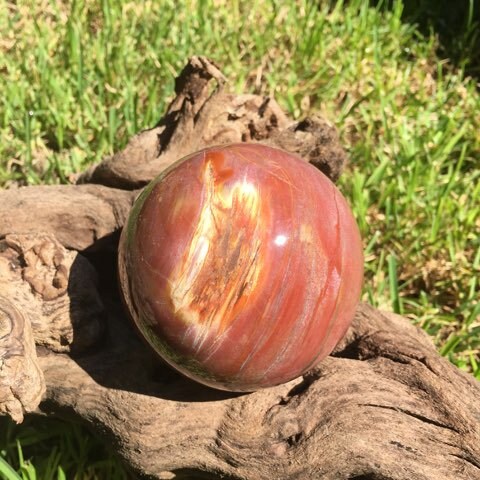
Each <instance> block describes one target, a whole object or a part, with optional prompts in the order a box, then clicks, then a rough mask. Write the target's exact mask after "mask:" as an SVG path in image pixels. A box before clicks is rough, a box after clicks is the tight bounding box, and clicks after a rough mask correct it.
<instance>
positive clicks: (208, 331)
mask: <svg viewBox="0 0 480 480" xmlns="http://www.w3.org/2000/svg"><path fill="white" fill-rule="evenodd" d="M119 274H120V284H121V288H122V293H123V296H124V299H125V303H126V305H127V307H128V309H129V311H130V314H131V316H132V318H133V320H134V322H135V324H136V326H137V327H138V329H139V330H140V332H141V333H142V335H143V336H144V337H145V339H146V340H147V342H148V343H149V344H150V345H151V346H152V347H153V349H154V350H155V351H156V352H157V353H158V354H159V355H160V356H161V357H162V358H163V359H164V360H166V361H167V362H168V363H169V364H170V365H172V366H173V367H175V368H176V369H177V370H179V371H180V372H182V373H183V374H185V375H187V376H188V377H190V378H193V379H195V380H197V381H199V382H201V383H204V384H206V385H209V386H212V387H215V388H220V389H224V390H232V391H252V390H256V389H259V388H263V387H269V386H273V385H277V384H280V383H284V382H287V381H289V380H291V379H293V378H295V377H297V376H299V375H301V374H303V373H304V372H306V371H307V370H308V369H310V368H311V367H312V366H314V365H315V364H316V363H317V362H319V361H320V360H321V359H322V358H324V357H325V356H327V355H328V354H329V353H330V352H331V351H332V350H333V348H334V347H335V345H336V344H337V343H338V341H339V340H340V339H341V337H342V336H343V335H344V334H345V332H346V330H347V328H348V326H349V324H350V322H351V320H352V318H353V315H354V311H355V307H356V305H357V302H358V300H359V296H360V290H361V284H362V276H363V255H362V244H361V239H360V235H359V232H358V228H357V225H356V223H355V220H354V218H353V216H352V214H351V212H350V209H349V207H348V205H347V203H346V201H345V199H344V197H343V196H342V194H341V193H340V192H339V190H338V189H337V188H336V187H335V185H334V184H333V183H332V182H331V181H330V180H329V179H328V178H327V177H326V176H325V175H323V174H322V173H321V172H320V171H318V170H317V169H316V168H315V167H313V166H312V165H310V164H309V163H307V162H305V161H304V160H302V159H301V158H299V157H297V156H295V155H292V154H289V153H286V152H284V151H282V150H278V149H275V148H271V147H267V146H263V145H256V144H235V145H228V146H222V147H214V148H209V149H206V150H202V151H200V152H197V153H195V154H193V155H190V156H188V157H186V158H184V159H182V160H180V161H178V162H177V163H175V164H174V165H173V166H172V167H171V168H169V169H168V170H167V171H165V172H163V173H162V174H161V175H160V176H158V177H157V178H156V179H155V180H153V181H152V182H151V183H150V184H149V185H148V186H147V187H146V188H145V190H144V191H143V192H142V194H141V195H140V196H139V198H138V199H137V201H136V202H135V205H134V207H133V209H132V212H131V214H130V217H129V219H128V223H127V225H126V227H125V228H124V231H123V233H122V238H121V242H120V252H119Z"/></svg>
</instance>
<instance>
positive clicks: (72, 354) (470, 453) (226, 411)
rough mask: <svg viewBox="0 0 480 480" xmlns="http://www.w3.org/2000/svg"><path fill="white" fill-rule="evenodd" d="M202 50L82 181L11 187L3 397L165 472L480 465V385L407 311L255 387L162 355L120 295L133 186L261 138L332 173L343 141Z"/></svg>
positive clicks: (380, 317) (408, 478)
mask: <svg viewBox="0 0 480 480" xmlns="http://www.w3.org/2000/svg"><path fill="white" fill-rule="evenodd" d="M223 85H224V77H223V75H222V74H221V73H220V71H219V70H218V69H217V67H216V66H215V65H214V64H213V63H211V62H210V61H208V60H207V59H205V58H200V57H195V58H192V59H191V60H190V62H189V63H188V65H187V66H186V67H185V69H184V70H183V72H182V73H181V75H180V76H179V78H178V79H177V80H176V94H177V96H176V98H175V100H174V101H173V102H172V104H171V105H170V107H169V109H168V111H167V113H166V115H165V116H164V117H163V119H162V120H161V121H160V122H159V124H158V125H157V126H156V127H155V128H153V129H152V130H148V131H146V132H143V133H140V134H139V135H137V136H135V137H134V138H133V139H132V140H131V141H130V143H129V144H128V146H127V147H126V148H125V150H124V151H122V152H120V153H118V154H116V155H114V156H113V157H112V158H110V159H107V160H106V161H104V162H103V163H101V164H100V165H98V166H96V167H94V168H92V169H91V170H89V171H88V172H86V173H84V174H83V175H81V176H80V177H79V179H78V184H77V185H65V186H45V187H26V188H20V189H13V190H8V191H3V192H0V413H3V414H8V415H10V416H11V417H12V418H14V419H15V420H16V421H21V420H22V418H23V415H24V414H25V413H26V412H37V413H43V414H48V415H61V416H67V417H70V418H76V419H80V420H82V421H84V422H86V423H87V424H88V425H89V426H90V427H91V428H92V429H93V430H95V431H96V432H97V433H99V434H100V435H102V436H103V437H104V438H105V440H106V441H109V442H113V445H114V446H115V448H116V449H117V450H118V452H119V454H120V456H121V457H122V458H123V459H124V460H125V462H126V463H127V464H128V465H129V466H130V467H131V468H132V470H133V471H135V472H136V473H137V474H141V475H145V476H152V477H153V478H188V479H189V478H203V479H211V478H229V479H294V478H295V479H324V480H330V479H332V480H333V479H357V480H360V479H364V480H366V479H371V480H374V479H375V480H380V479H385V480H386V479H389V480H412V479H429V480H442V479H443V480H447V479H448V480H475V479H480V385H479V384H478V383H477V382H475V380H474V379H473V378H471V377H469V376H468V375H465V374H463V373H461V372H460V371H459V370H457V369H456V368H455V367H453V366H452V365H450V364H449V363H448V362H447V361H445V360H444V359H443V358H441V357H440V356H439V355H438V354H437V353H436V351H435V349H434V348H433V346H432V344H431V342H430V341H429V339H428V338H427V337H426V335H425V334H424V333H423V332H422V331H420V330H418V329H417V328H415V327H413V326H412V325H411V324H410V323H409V322H408V321H407V320H406V319H403V318H401V317H399V316H396V315H392V314H386V313H381V312H379V311H377V310H374V309H373V308H372V307H370V306H368V305H360V306H359V308H358V311H357V315H356V318H355V321H354V323H353V326H352V328H351V329H350V330H349V332H348V334H347V336H346V337H345V338H344V340H343V341H342V342H341V344H340V345H339V346H338V347H337V349H336V351H335V353H334V354H333V355H332V356H330V357H329V358H327V359H326V360H325V361H324V362H322V363H321V364H320V365H319V366H318V367H317V368H315V369H314V370H312V371H311V372H310V373H309V374H308V375H305V376H304V377H303V378H299V379H297V380H294V381H292V382H290V383H288V384H286V385H282V386H279V387H276V388H271V389H267V390H263V391H259V392H256V393H251V394H243V395H238V394H228V393H225V392H218V391H214V390H210V389H207V388H205V387H202V386H200V385H197V384H195V383H193V382H191V381H189V380H187V379H185V378H183V377H181V376H179V375H178V374H176V373H175V372H173V371H172V370H170V369H169V368H168V367H165V366H164V365H162V364H160V363H159V362H158V360H156V359H155V358H154V357H153V356H152V355H151V353H150V352H149V351H148V350H147V349H146V348H145V347H144V345H143V343H142V342H141V341H140V340H139V339H138V338H137V336H136V334H135V333H134V331H133V329H132V327H131V326H130V323H129V321H128V320H127V318H126V317H125V314H124V312H123V309H122V306H121V304H120V300H119V296H118V290H117V285H116V271H115V269H116V267H115V262H116V244H117V240H118V233H119V230H120V229H121V227H122V225H123V223H124V221H125V219H126V216H127V214H128V211H129V208H130V206H131V204H132V201H133V199H134V198H135V196H136V194H137V193H138V189H139V188H141V187H142V186H143V185H145V184H146V182H148V181H149V180H150V179H152V178H153V177H154V176H156V175H157V174H158V173H159V172H160V171H161V170H162V169H164V168H165V167H166V166H168V165H170V164H171V163H172V162H173V161H175V160H176V159H178V158H180V157H182V156H183V155H185V154H187V153H190V152H192V151H194V150H197V149H199V148H201V147H203V146H205V145H209V144H218V143H223V142H232V141H261V142H268V143H270V144H273V145H278V146H281V147H283V148H285V149H287V150H290V151H294V152H297V153H299V154H300V155H302V156H303V157H304V158H305V159H306V160H308V161H311V162H313V163H314V164H315V165H317V166H318V167H319V168H320V169H322V170H323V171H324V172H325V173H326V174H327V175H329V176H330V177H331V178H332V179H334V180H335V179H336V178H337V177H338V175H339V174H340V171H341V168H342V165H343V162H344V158H345V156H344V152H343V150H342V149H341V147H340V146H339V144H338V140H337V137H336V134H335V130H334V129H333V128H332V127H330V126H329V125H328V124H327V123H325V122H324V121H322V120H320V119H306V120H304V121H302V122H299V123H292V122H290V121H289V120H288V119H287V118H286V116H285V115H284V114H283V113H282V111H281V109H280V108H279V107H278V105H277V104H276V103H275V102H274V101H273V100H270V99H268V98H263V97H258V96H255V95H231V94H227V93H225V91H224V88H223Z"/></svg>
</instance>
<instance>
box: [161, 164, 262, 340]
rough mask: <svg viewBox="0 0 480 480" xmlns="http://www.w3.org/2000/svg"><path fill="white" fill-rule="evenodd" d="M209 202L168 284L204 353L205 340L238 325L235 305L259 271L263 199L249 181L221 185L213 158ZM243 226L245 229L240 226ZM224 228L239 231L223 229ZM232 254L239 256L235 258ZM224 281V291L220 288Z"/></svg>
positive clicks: (206, 173) (177, 309)
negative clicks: (233, 321)
mask: <svg viewBox="0 0 480 480" xmlns="http://www.w3.org/2000/svg"><path fill="white" fill-rule="evenodd" d="M203 182H204V195H203V197H204V200H203V205H202V209H201V213H200V216H199V219H198V223H197V226H196V229H195V231H194V233H193V235H192V239H191V242H190V245H189V248H188V250H187V251H186V252H185V255H184V257H183V259H182V261H181V262H180V263H179V264H178V265H177V267H176V268H175V270H174V271H173V272H172V275H171V277H170V279H169V285H170V295H171V300H172V303H173V308H174V311H175V312H176V314H180V315H181V317H182V318H183V319H184V321H185V323H186V324H188V325H190V326H191V327H193V331H194V332H195V336H196V339H195V344H196V347H197V348H198V349H199V348H201V346H202V344H203V342H204V341H205V340H206V338H207V337H208V336H209V335H210V334H212V333H214V334H215V335H218V334H221V333H222V332H224V331H225V330H226V328H228V324H229V323H230V321H231V320H233V318H232V317H233V315H234V310H235V308H234V306H235V304H236V303H238V302H241V303H243V302H244V301H245V298H246V297H248V295H249V293H250V292H251V290H252V288H253V287H254V286H255V284H256V281H257V279H258V275H259V272H260V268H259V267H260V266H259V263H260V261H261V259H260V258H258V255H257V253H258V250H259V248H260V243H261V238H260V234H261V229H260V225H259V223H258V222H259V219H260V206H261V200H260V195H259V192H258V189H257V188H256V187H255V185H253V184H252V183H251V182H248V181H247V180H246V179H245V178H244V179H242V180H241V181H235V182H231V183H230V184H229V183H228V181H223V180H219V179H218V178H217V175H216V171H215V166H214V165H213V164H212V162H209V161H208V159H207V160H206V161H205V169H204V178H203ZM240 221H241V223H242V226H240V228H239V226H238V225H235V224H236V222H237V223H240ZM225 223H227V224H228V223H230V224H232V227H233V226H235V228H231V229H230V230H229V229H225V228H224V227H222V228H219V226H222V225H225ZM232 252H237V254H236V255H235V257H236V258H233V259H232V258H231V257H232ZM222 279H223V281H224V282H225V288H224V290H222V291H220V290H219V288H218V282H219V281H222Z"/></svg>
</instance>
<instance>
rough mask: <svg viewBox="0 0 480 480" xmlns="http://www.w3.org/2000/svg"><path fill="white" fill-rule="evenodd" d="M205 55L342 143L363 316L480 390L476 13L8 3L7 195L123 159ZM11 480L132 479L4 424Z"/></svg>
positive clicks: (0, 148) (0, 104) (372, 6)
mask: <svg viewBox="0 0 480 480" xmlns="http://www.w3.org/2000/svg"><path fill="white" fill-rule="evenodd" d="M194 54H203V55H207V56H209V57H211V58H212V59H214V60H215V61H216V62H218V63H219V64H220V65H221V66H222V68H223V71H224V73H225V74H226V76H227V77H228V78H229V79H230V84H229V88H230V89H231V90H232V91H235V92H253V93H259V94H263V95H271V96H273V97H275V98H276V99H277V101H278V102H279V103H280V105H281V106H282V107H283V108H284V109H285V111H287V112H288V113H289V115H290V116H291V117H292V118H293V119H297V118H301V117H302V116H304V115H306V114H313V113H317V114H320V115H323V116H325V117H326V118H327V119H329V120H330V121H331V122H332V123H333V124H335V125H336V126H337V128H338V130H339V133H340V136H341V140H342V143H343V145H344V146H345V148H346V149H347V151H348V153H349V156H350V159H351V162H350V165H349V167H348V169H347V171H346V172H345V174H344V175H343V177H342V179H341V180H340V183H339V186H340V188H341V190H342V191H343V192H344V193H345V195H346V196H347V197H348V199H349V200H350V203H351V205H352V207H353V210H354V213H355V215H356V218H357V220H358V223H359V226H360V229H361V231H362V235H363V238H364V245H365V252H366V258H365V269H366V271H365V287H364V300H366V301H368V302H370V303H371V304H373V305H374V306H376V307H378V308H382V309H387V310H391V311H395V312H398V313H401V314H403V315H405V316H407V317H409V318H410V319H411V320H412V322H414V323H416V324H417V325H419V326H421V327H422V328H424V329H425V330H426V331H427V332H428V333H429V334H430V335H431V337H432V340H433V341H434V342H435V344H436V345H437V347H438V349H439V351H440V353H441V354H442V355H444V356H447V357H448V358H449V359H450V360H451V361H452V362H453V363H455V364H456V365H457V366H458V367H459V368H461V369H463V370H466V371H468V372H470V373H471V374H472V375H474V376H475V377H476V378H478V379H480V367H479V364H480V319H479V317H480V306H479V303H478V296H479V290H480V288H479V274H480V241H479V233H478V232H479V231H480V215H479V214H480V182H479V176H480V168H479V166H480V88H479V83H478V82H479V77H480V3H479V1H477V0H457V1H455V2H453V1H451V0H417V1H413V0H412V1H410V0H404V1H390V2H381V1H368V0H352V1H331V2H329V1H316V2H314V1H307V0H297V1H293V0H292V1H274V0H249V1H246V0H197V1H194V0H191V1H187V0H177V1H173V0H172V1H160V0H159V1H145V2H135V1H130V0H129V1H127V0H125V1H115V2H114V1H107V0H102V1H95V0H79V1H63V2H60V1H58V0H57V1H47V0H40V1H37V2H33V1H23V0H22V1H20V0H19V1H17V2H13V1H6V0H0V73H1V75H0V91H1V92H2V94H1V96H0V185H1V186H2V187H3V188H15V187H16V186H17V185H23V184H36V183H67V182H69V181H70V180H71V178H72V175H73V174H74V173H75V172H78V171H79V170H82V169H84V168H85V167H86V166H87V165H89V164H91V163H92V162H96V161H99V160H100V159H101V158H103V157H104V156H106V155H109V154H112V153H113V152H114V151H116V150H118V149H120V148H122V147H123V146H124V145H125V143H126V142H127V140H128V138H129V137H130V136H132V135H133V134H134V133H136V132H138V131H140V130H142V129H145V128H148V127H151V126H153V125H154V124H155V123H156V122H157V121H158V119H159V118H160V117H161V115H162V113H163V112H164V110H165V106H166V104H167V103H168V101H169V100H170V99H171V98H172V94H173V78H174V77H175V75H176V74H178V72H179V71H180V70H181V68H182V66H183V65H184V64H185V61H186V59H187V58H188V57H190V56H191V55H194ZM6 462H8V463H9V464H10V465H11V466H12V467H11V468H10V467H8V466H7V463H6ZM14 471H16V472H18V473H13V472H14ZM2 472H3V473H2ZM18 475H20V477H18ZM3 477H4V478H9V479H10V478H24V479H35V478H37V479H42V480H43V479H62V478H68V479H71V478H72V479H73V478H75V479H82V480H83V479H93V478H99V479H103V478H114V479H117V478H118V479H121V478H126V477H127V474H126V473H125V472H124V471H123V469H122V467H121V466H120V465H119V464H118V462H116V461H115V459H114V457H113V456H112V454H111V453H110V452H109V451H108V446H104V445H103V444H102V443H100V442H99V440H98V439H96V438H95V437H92V436H91V435H90V434H88V433H87V432H86V431H85V429H84V428H83V427H81V426H79V425H70V424H66V423H63V422H61V421H57V420H38V419H31V418H29V419H27V421H26V423H25V424H24V425H22V426H20V427H18V426H15V425H13V424H12V423H11V422H9V421H7V420H6V419H0V478H3Z"/></svg>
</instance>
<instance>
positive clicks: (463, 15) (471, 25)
mask: <svg viewBox="0 0 480 480" xmlns="http://www.w3.org/2000/svg"><path fill="white" fill-rule="evenodd" d="M370 3H371V5H372V6H375V7H377V8H379V9H391V8H393V6H394V4H395V3H397V1H396V0H370ZM402 19H403V21H405V22H408V23H411V24H415V25H417V26H418V28H419V31H420V32H421V33H423V34H424V35H429V34H430V32H433V33H434V34H436V35H437V37H438V40H439V51H438V54H439V55H440V57H443V58H448V59H450V61H451V62H452V63H453V64H454V65H455V66H456V67H458V68H460V69H462V70H463V71H464V72H465V74H466V75H471V76H475V77H477V78H479V77H480V0H458V1H456V2H455V1H453V0H403V14H402Z"/></svg>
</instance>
